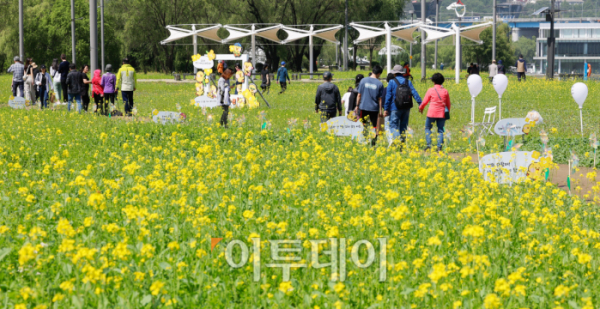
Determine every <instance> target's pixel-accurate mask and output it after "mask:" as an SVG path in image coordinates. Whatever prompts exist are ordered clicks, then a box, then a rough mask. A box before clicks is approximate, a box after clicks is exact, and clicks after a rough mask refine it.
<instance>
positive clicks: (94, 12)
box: [90, 0, 98, 74]
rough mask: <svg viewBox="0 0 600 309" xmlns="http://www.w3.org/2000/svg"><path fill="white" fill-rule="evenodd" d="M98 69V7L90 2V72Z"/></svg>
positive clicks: (92, 0)
mask: <svg viewBox="0 0 600 309" xmlns="http://www.w3.org/2000/svg"><path fill="white" fill-rule="evenodd" d="M97 67H98V6H97V4H96V0H90V72H92V74H94V72H95V71H96V68H97Z"/></svg>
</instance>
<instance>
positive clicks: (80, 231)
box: [0, 110, 600, 309]
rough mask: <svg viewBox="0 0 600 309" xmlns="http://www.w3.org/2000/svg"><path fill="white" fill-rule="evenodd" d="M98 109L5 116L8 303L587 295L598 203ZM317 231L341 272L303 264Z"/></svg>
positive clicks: (269, 304)
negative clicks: (276, 245)
mask: <svg viewBox="0 0 600 309" xmlns="http://www.w3.org/2000/svg"><path fill="white" fill-rule="evenodd" d="M254 113H255V114H256V115H252V117H258V113H257V112H254ZM98 119H100V118H98V117H94V116H92V115H77V114H64V113H59V112H46V113H42V112H35V111H32V112H29V113H25V112H12V111H10V112H9V111H7V110H2V111H0V123H1V125H0V126H1V127H0V201H1V204H0V205H1V211H2V216H1V217H0V236H1V237H0V268H1V269H2V270H3V271H2V272H0V282H1V284H0V297H1V299H3V303H4V304H5V307H7V308H37V309H42V308H84V307H85V308H91V307H94V308H96V307H99V308H163V307H165V308H167V307H173V308H223V307H227V308H232V307H233V308H249V307H262V308H288V307H299V308H367V307H369V306H379V307H381V308H393V307H395V308H399V307H402V306H403V307H404V308H407V307H411V308H482V307H485V308H502V307H504V308H568V307H569V306H571V307H575V306H578V307H579V308H588V309H589V308H595V307H596V306H597V305H598V301H599V300H598V297H599V296H600V295H599V294H600V289H598V286H600V276H598V270H599V268H600V261H599V259H598V252H599V249H600V234H599V233H598V231H597V228H598V226H600V216H599V214H598V212H597V207H596V206H595V205H590V204H587V203H585V202H584V201H582V200H580V199H579V198H578V197H575V196H573V197H570V196H568V194H567V193H566V192H565V191H563V190H561V189H559V188H557V187H555V186H554V185H552V184H550V183H545V182H540V181H536V182H533V181H527V182H525V183H522V184H516V185H513V186H503V185H502V186H501V185H497V184H493V183H487V182H484V181H483V180H482V176H481V175H480V173H479V171H478V169H477V167H476V166H475V165H473V164H472V163H470V162H468V161H462V162H461V161H455V160H454V159H452V158H449V157H446V156H445V155H440V156H438V155H431V156H425V155H423V154H422V153H421V152H410V153H399V152H398V151H397V150H396V149H387V148H385V147H378V148H372V147H369V146H363V145H359V144H357V143H355V142H353V141H351V140H349V139H343V138H336V137H333V136H330V135H327V134H326V133H322V132H319V130H318V129H317V128H312V129H304V128H298V127H295V128H292V129H291V130H290V131H287V130H281V129H280V130H275V129H274V130H262V131H261V130H259V128H254V127H250V126H241V125H236V124H235V123H233V124H232V126H231V128H230V129H229V130H224V129H221V128H219V127H218V126H217V125H216V124H215V123H212V124H208V123H206V120H205V118H203V117H199V118H194V119H192V120H190V122H189V123H187V124H181V125H170V126H161V125H156V124H154V123H142V122H133V121H129V122H124V121H114V120H113V121H112V122H108V121H107V120H106V119H105V118H101V119H100V120H98ZM213 238H223V239H222V240H221V241H220V242H218V241H217V243H216V244H214V248H212V247H213ZM256 239H259V241H258V247H259V248H260V249H261V250H260V253H259V254H258V256H256V252H255V251H254V250H253V248H254V242H255V241H256ZM319 239H322V240H324V242H323V243H321V244H320V245H319V244H317V249H319V250H320V252H321V256H320V261H319V262H320V263H321V264H324V263H326V262H328V261H330V260H332V258H330V257H328V256H327V255H325V254H324V252H326V251H330V250H333V248H332V247H331V243H330V241H329V239H335V240H336V241H337V243H338V246H337V251H336V252H337V253H336V256H338V255H339V256H343V258H340V259H339V261H337V264H336V265H337V266H336V268H335V269H337V270H335V271H333V269H334V267H324V268H317V263H316V262H315V261H314V260H313V259H311V255H310V254H311V250H312V243H311V240H319ZM342 239H343V241H345V243H346V244H347V246H346V247H342V246H341V243H342ZM380 239H385V242H384V245H383V246H384V247H385V248H382V245H381V244H382V242H381V241H380ZM274 240H291V241H292V240H299V243H300V244H301V245H300V246H299V247H294V248H297V249H298V250H297V251H293V252H292V251H287V252H283V253H282V252H280V253H279V254H280V255H281V256H290V255H295V256H297V257H298V258H297V259H295V260H293V263H296V264H304V265H305V266H303V267H300V266H298V267H291V269H289V274H288V275H289V279H288V280H284V277H285V275H284V273H283V268H282V267H270V266H268V265H271V264H282V263H284V262H282V261H277V260H274V258H273V254H272V247H273V242H272V241H274ZM361 240H366V241H368V242H369V244H372V246H371V247H369V246H368V245H365V246H362V248H361V250H360V251H359V252H357V253H356V256H357V258H358V260H360V261H359V263H356V261H355V260H353V258H354V256H353V254H354V253H353V251H352V250H353V249H352V248H353V247H354V244H355V243H357V242H359V241H361ZM233 241H239V243H238V244H237V245H236V246H233V247H232V248H233V251H232V252H233V257H232V260H233V264H236V265H239V266H236V267H232V265H231V264H232V263H231V261H229V260H228V252H227V251H228V249H227V248H229V247H231V246H230V244H231V243H232V242H233ZM240 243H241V244H240ZM242 244H244V245H242ZM244 246H246V247H247V248H249V252H248V256H246V258H245V259H244V255H243V250H242V248H243V247H244ZM292 247H293V245H292V244H289V243H288V244H284V245H282V248H284V249H292ZM371 249H372V250H373V251H374V252H375V253H374V256H375V259H374V261H373V262H372V265H371V266H369V267H365V268H360V267H358V266H357V264H359V265H363V266H364V265H366V264H368V259H369V254H368V252H369V250H371ZM381 252H384V254H383V255H382V254H381ZM341 260H343V261H344V263H342V261H341ZM242 262H245V263H242ZM285 263H287V262H285ZM289 263H292V262H289ZM256 264H260V272H259V274H258V278H257V280H256V279H255V277H254V275H255V271H256V270H255V267H254V266H255V265H256ZM342 264H344V265H345V266H342ZM342 267H345V269H344V270H345V273H344V274H343V277H344V280H342ZM332 272H333V273H332ZM382 273H385V276H384V278H383V280H382V277H381V276H382Z"/></svg>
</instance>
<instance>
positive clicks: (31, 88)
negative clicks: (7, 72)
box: [23, 58, 38, 105]
mask: <svg viewBox="0 0 600 309" xmlns="http://www.w3.org/2000/svg"><path fill="white" fill-rule="evenodd" d="M34 69H35V70H34ZM37 73H38V72H37V65H36V64H35V62H33V58H27V60H26V61H25V77H24V79H23V82H24V84H25V100H29V102H30V103H31V105H35V102H36V91H35V88H36V86H35V75H36V74H37Z"/></svg>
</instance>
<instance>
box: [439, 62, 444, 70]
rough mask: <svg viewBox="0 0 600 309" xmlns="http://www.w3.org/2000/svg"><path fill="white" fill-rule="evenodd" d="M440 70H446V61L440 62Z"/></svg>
mask: <svg viewBox="0 0 600 309" xmlns="http://www.w3.org/2000/svg"><path fill="white" fill-rule="evenodd" d="M440 70H442V71H443V70H444V63H443V62H442V63H441V64H440Z"/></svg>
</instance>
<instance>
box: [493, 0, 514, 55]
mask: <svg viewBox="0 0 600 309" xmlns="http://www.w3.org/2000/svg"><path fill="white" fill-rule="evenodd" d="M509 5H510V4H509ZM493 6H494V7H493V9H492V14H494V25H493V26H492V27H493V29H492V60H496V0H494V3H493Z"/></svg>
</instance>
